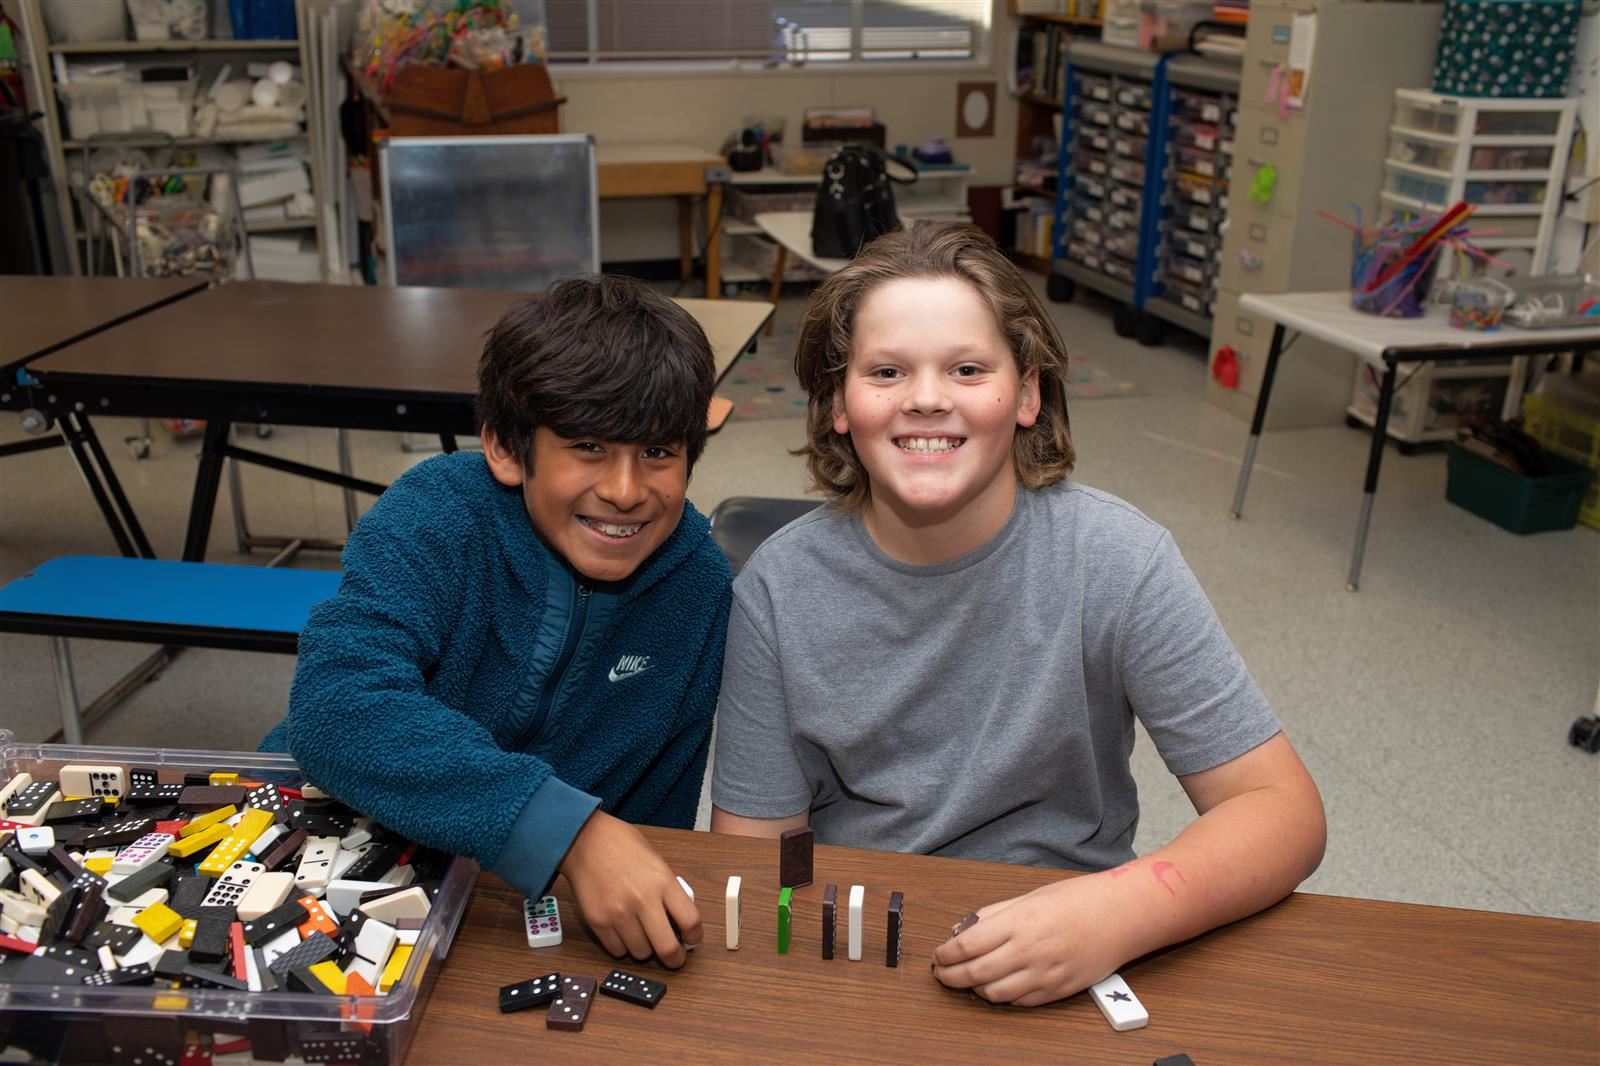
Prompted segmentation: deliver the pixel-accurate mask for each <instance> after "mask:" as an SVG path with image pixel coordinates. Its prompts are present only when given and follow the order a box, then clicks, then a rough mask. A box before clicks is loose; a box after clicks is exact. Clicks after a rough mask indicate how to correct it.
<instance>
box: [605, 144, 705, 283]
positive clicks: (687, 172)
mask: <svg viewBox="0 0 1600 1066" xmlns="http://www.w3.org/2000/svg"><path fill="white" fill-rule="evenodd" d="M595 164H596V170H597V171H598V180H599V189H598V190H597V192H598V195H599V198H600V199H602V200H623V199H629V198H634V197H638V198H650V197H657V196H672V197H675V198H676V199H677V201H678V274H679V277H680V278H681V279H682V280H684V281H687V280H688V279H689V275H690V273H691V272H692V271H693V269H694V201H695V200H696V199H697V198H699V197H701V196H704V197H705V198H706V227H705V240H706V298H707V299H711V300H715V299H717V298H718V297H720V296H721V295H722V182H720V181H712V180H710V178H708V177H707V172H708V171H709V170H722V169H726V168H727V165H728V161H727V160H726V159H724V158H722V156H720V155H718V154H717V153H716V152H708V151H706V150H705V149H704V148H697V147H695V146H694V145H692V144H611V143H609V142H597V143H596V144H595Z"/></svg>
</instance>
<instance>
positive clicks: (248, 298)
mask: <svg viewBox="0 0 1600 1066" xmlns="http://www.w3.org/2000/svg"><path fill="white" fill-rule="evenodd" d="M521 296H522V294H520V293H514V292H501V291H491V290H479V289H444V288H425V287H401V288H373V287H363V286H340V285H302V284H292V283H286V282H271V281H254V282H235V283H232V284H228V285H221V286H217V287H216V288H213V289H211V290H209V291H207V292H205V293H203V294H201V295H199V296H197V297H195V298H193V299H192V300H189V301H186V302H185V303H184V304H182V305H179V306H177V307H172V308H167V309H164V310H162V311H160V312H159V313H155V314H151V315H147V316H145V317H144V318H142V319H139V320H136V321H133V322H130V323H127V324H126V325H124V326H122V327H120V328H119V330H118V331H117V333H116V334H115V335H114V336H112V335H100V336H94V337H90V338H88V339H87V340H85V341H83V342H81V343H78V344H74V345H71V346H70V347H67V348H64V349H62V350H60V351H57V352H56V353H55V354H53V355H51V356H48V357H46V358H44V359H42V360H39V361H38V362H37V363H36V364H35V365H34V366H33V370H34V372H35V373H36V374H37V376H38V377H39V379H40V381H41V382H43V383H44V384H45V385H46V386H47V387H48V391H49V393H50V394H51V395H52V396H53V397H54V398H55V407H56V409H58V410H74V411H78V412H79V417H80V418H81V419H82V420H83V422H84V423H85V424H87V417H86V415H85V412H88V411H93V412H94V413H95V414H104V415H132V416H144V415H149V416H157V417H170V416H183V417H189V418H202V419H205V421H206V432H205V437H204V440H203V442H202V445H201V453H200V463H199V469H198V470H197V472H196V474H195V486H194V495H193V499H192V502H191V506H190V513H189V524H188V530H187V533H186V535H185V538H184V547H183V558H184V559H187V560H201V559H204V558H205V552H206V543H207V538H208V535H209V532H210V528H211V518H212V514H213V512H214V510H215V506H216V499H217V488H218V485H219V483H220V480H221V476H222V470H223V466H224V460H227V459H234V460H236V461H240V462H248V463H253V464H256V465H260V466H265V467H269V468H271V469H275V470H280V471H283V472H285V473H290V474H295V475H298V476H301V477H307V478H311V479H313V480H317V481H323V482H327V483H329V484H333V485H337V486H339V487H341V488H349V489H354V490H356V491H358V492H366V493H370V494H374V495H376V494H378V493H381V492H383V490H384V488H385V487H386V486H384V485H381V484H377V483H375V482H372V481H367V480H364V479H361V478H357V477H352V476H350V475H347V474H343V473H339V472H335V471H330V470H324V469H321V468H319V467H314V466H309V465H307V464H304V463H297V462H292V461H290V460H287V459H281V458H278V457H277V456H272V455H266V454H263V453H261V452H256V451H252V450H250V449H247V448H243V447H240V446H238V445H236V444H234V443H232V441H231V440H230V439H229V429H230V427H231V426H232V424H233V423H235V422H255V423H261V422H270V423H274V424H279V425H301V426H322V427H336V428H345V429H372V430H392V431H412V432H418V433H426V434H437V435H439V436H440V437H441V438H443V444H444V446H445V448H446V450H453V449H454V447H455V440H454V438H455V437H456V436H475V435H476V434H477V426H476V424H475V423H474V421H473V415H472V400H473V395H474V393H475V392H476V389H477V366H478V357H479V355H480V353H481V351H482V348H483V337H484V334H485V332H486V331H487V330H488V329H489V327H490V326H492V325H493V324H494V322H495V320H496V319H498V318H499V316H500V315H501V313H502V312H504V311H505V309H506V308H507V307H508V306H509V305H510V304H511V303H512V301H514V300H516V299H519V298H520V297H521ZM677 302H678V303H679V304H680V305H682V306H683V307H685V308H686V309H687V310H688V311H689V312H690V313H691V314H693V315H694V316H695V318H696V320H697V321H699V322H700V324H701V325H702V327H704V328H705V330H706V333H707V336H708V337H709V339H710V341H711V346H712V351H713V354H714V355H715V357H716V360H717V371H718V376H719V378H720V376H721V375H722V374H725V373H726V372H727V371H728V369H730V368H731V367H732V366H733V364H734V362H735V361H736V360H737V358H738V355H739V353H740V352H742V351H744V350H746V349H747V348H748V347H750V345H751V344H752V343H753V342H754V339H755V336H756V334H757V332H758V331H759V330H760V328H761V326H762V325H764V324H765V322H766V320H767V318H768V317H769V316H770V315H771V314H772V307H771V305H770V304H765V303H754V302H747V301H731V300H729V301H725V300H719V301H709V300H688V299H684V300H678V301H677ZM85 477H86V478H88V479H89V480H90V481H91V487H92V488H93V487H94V485H93V482H94V481H96V480H97V479H98V480H101V481H103V483H104V484H103V486H102V487H101V488H99V489H97V490H96V501H97V502H98V503H99V504H100V506H101V509H102V511H103V512H104V513H105V514H106V518H107V521H108V522H110V523H112V525H113V527H115V526H116V525H117V524H119V523H121V524H123V525H125V526H128V527H132V528H134V529H137V527H138V522H137V518H136V517H135V516H134V514H133V509H132V507H131V506H130V505H129V504H128V502H127V498H126V496H125V495H124V494H123V493H122V491H121V488H120V486H118V484H117V482H116V478H115V475H114V474H113V472H112V471H111V469H110V468H109V467H104V468H103V469H101V470H99V471H94V472H91V471H87V470H86V471H85ZM141 536H142V534H141ZM297 546H303V547H337V545H334V544H328V545H324V544H321V543H320V542H312V541H304V542H300V541H298V538H296V539H294V540H291V541H289V543H288V544H286V545H285V546H284V547H285V550H286V551H287V550H292V549H294V548H295V547H297ZM152 554H153V553H152Z"/></svg>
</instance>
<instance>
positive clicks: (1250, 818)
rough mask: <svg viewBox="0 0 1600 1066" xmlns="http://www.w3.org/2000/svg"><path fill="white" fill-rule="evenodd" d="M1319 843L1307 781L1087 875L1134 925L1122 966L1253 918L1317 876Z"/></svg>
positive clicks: (1257, 795) (1316, 805)
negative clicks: (1103, 885)
mask: <svg viewBox="0 0 1600 1066" xmlns="http://www.w3.org/2000/svg"><path fill="white" fill-rule="evenodd" d="M1325 841H1326V828H1325V825H1324V821H1323V814H1322V802H1321V799H1320V798H1319V797H1318V795H1317V792H1316V789H1315V787H1313V786H1312V785H1311V783H1310V781H1309V779H1307V780H1306V781H1305V782H1304V783H1303V784H1302V783H1293V784H1279V785H1273V786H1269V787H1266V788H1262V789H1258V790H1255V791H1251V792H1246V793H1243V794H1241V795H1238V796H1234V797H1232V798H1230V799H1228V800H1225V801H1223V802H1222V803H1219V804H1217V806H1215V807H1213V808H1212V809H1211V810H1209V811H1208V812H1206V813H1205V814H1204V815H1202V816H1201V817H1199V818H1198V819H1196V820H1195V821H1194V822H1192V823H1190V825H1189V826H1188V828H1186V829H1185V830H1184V831H1183V832H1182V833H1180V834H1179V835H1178V836H1177V838H1176V839H1175V840H1173V841H1172V842H1171V843H1170V844H1168V845H1167V846H1165V847H1163V848H1161V849H1160V850H1158V851H1155V852H1152V853H1151V854H1149V855H1145V856H1141V857H1140V858H1137V859H1134V860H1133V861H1132V862H1128V863H1124V864H1123V865H1121V866H1118V867H1116V868H1114V869H1111V870H1107V871H1105V872H1103V873H1099V874H1094V875H1092V876H1094V877H1096V878H1106V879H1108V880H1109V881H1110V882H1112V883H1113V884H1114V885H1115V886H1116V890H1117V894H1118V895H1119V897H1121V898H1123V899H1125V900H1127V902H1128V903H1129V904H1130V907H1129V913H1131V914H1134V915H1137V916H1138V917H1137V922H1136V923H1135V924H1133V925H1132V926H1131V927H1130V929H1129V943H1128V951H1127V957H1128V958H1130V959H1131V958H1137V957H1139V956H1141V955H1144V954H1146V953H1148V952H1151V951H1155V950H1157V949H1158V948H1163V947H1166V946H1167V945H1169V944H1175V943H1178V942H1180V941H1183V940H1188V939H1190V938H1191V937H1195V936H1199V935H1200V934H1201V933H1205V932H1207V931H1209V930H1212V929H1215V928H1217V927H1218V926H1221V925H1226V924H1227V923H1229V922H1233V921H1238V920H1239V919H1241V918H1245V917H1248V916H1249V915H1252V914H1255V913H1256V912H1257V911H1260V910H1263V909H1265V908H1267V907H1269V906H1271V905H1272V904H1274V903H1276V902H1278V901H1279V900H1281V899H1283V898H1284V897H1285V896H1287V895H1288V894H1289V893H1290V892H1293V891H1294V889H1295V887H1296V886H1297V885H1299V884H1300V882H1301V881H1304V880H1305V879H1306V878H1307V877H1309V876H1310V875H1311V874H1312V872H1313V871H1315V870H1316V868H1317V864H1318V863H1319V862H1321V860H1322V852H1323V846H1324V843H1325Z"/></svg>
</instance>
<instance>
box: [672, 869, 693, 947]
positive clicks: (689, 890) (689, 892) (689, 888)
mask: <svg viewBox="0 0 1600 1066" xmlns="http://www.w3.org/2000/svg"><path fill="white" fill-rule="evenodd" d="M678 887H679V888H681V889H683V894H684V895H685V896H688V897H689V902H690V903H693V902H694V886H693V885H691V884H689V882H687V881H685V880H684V879H683V876H682V875H681V874H680V875H679V877H678ZM672 931H673V932H674V933H677V934H678V943H680V944H683V950H684V951H693V950H694V945H693V944H689V943H685V941H684V939H683V932H682V931H681V930H680V929H679V928H678V923H677V922H673V923H672Z"/></svg>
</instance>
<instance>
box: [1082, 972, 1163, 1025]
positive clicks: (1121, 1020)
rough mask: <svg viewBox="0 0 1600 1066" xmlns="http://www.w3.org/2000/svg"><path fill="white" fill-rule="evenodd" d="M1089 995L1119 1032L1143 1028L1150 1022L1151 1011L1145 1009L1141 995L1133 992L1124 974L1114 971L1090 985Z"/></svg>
mask: <svg viewBox="0 0 1600 1066" xmlns="http://www.w3.org/2000/svg"><path fill="white" fill-rule="evenodd" d="M1089 996H1090V998H1091V999H1093V1000H1094V1005H1095V1006H1096V1007H1099V1008H1100V1013H1101V1014H1104V1015H1105V1016H1106V1021H1108V1022H1110V1023H1111V1028H1113V1029H1115V1030H1116V1031H1117V1032H1119V1033H1125V1032H1127V1031H1128V1030H1129V1029H1143V1028H1144V1027H1145V1026H1147V1025H1149V1024H1150V1012H1149V1011H1147V1010H1145V1009H1144V1004H1143V1003H1140V1002H1139V997H1138V996H1136V995H1134V994H1133V989H1131V988H1129V987H1128V982H1126V981H1124V980H1123V979H1122V975H1121V974H1119V973H1114V974H1112V975H1111V976H1110V977H1107V978H1106V979H1105V980H1104V981H1101V982H1100V983H1099V984H1097V985H1090V986H1089Z"/></svg>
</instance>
